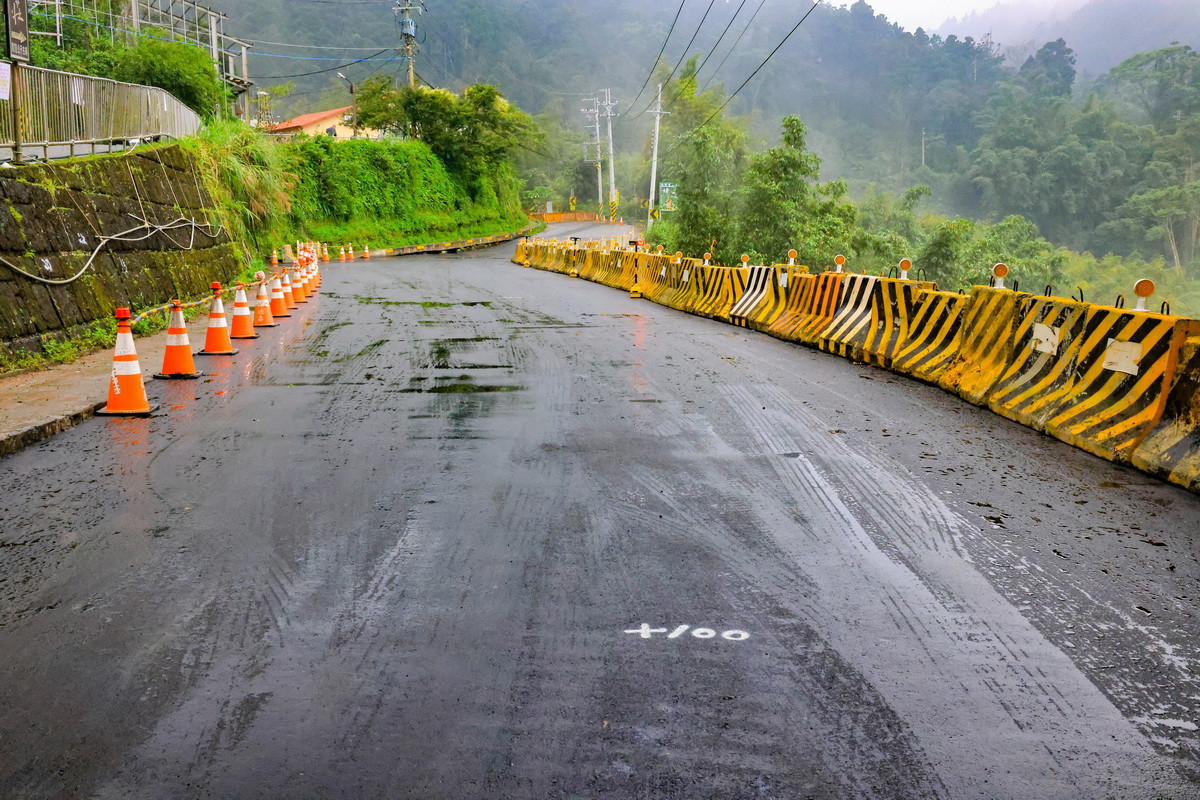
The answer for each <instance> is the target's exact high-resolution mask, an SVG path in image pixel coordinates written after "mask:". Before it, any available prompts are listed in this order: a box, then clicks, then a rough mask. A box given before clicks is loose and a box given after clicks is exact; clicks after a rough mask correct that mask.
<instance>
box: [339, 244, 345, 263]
mask: <svg viewBox="0 0 1200 800" xmlns="http://www.w3.org/2000/svg"><path fill="white" fill-rule="evenodd" d="M345 260H346V245H342V247H341V249H340V250H338V261H345Z"/></svg>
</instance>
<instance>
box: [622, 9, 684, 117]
mask: <svg viewBox="0 0 1200 800" xmlns="http://www.w3.org/2000/svg"><path fill="white" fill-rule="evenodd" d="M685 5H687V0H679V8H678V9H676V10H675V19H673V20H671V29H670V30H668V31H667V38H666V39H663V43H662V47H660V48H659V49H658V55H657V56H655V58H654V63H653V64H651V65H650V71H649V72H647V73H646V80H644V81H642V88H641V89H638V93H637V97H634V98H633V102H632V103H630V104H629V107H630V108H633V107H634V106H635V105H637V101H638V100H639V99H641V96H642V92H644V91H646V87H647V86H649V85H650V79H651V78H653V77H654V69H655V67H657V66H658V60H659V59H660V58H662V54H663V53H664V52H665V51H666V49H667V42H669V41H671V34H672V33H674V32H675V23H677V22H679V15H680V14H682V13H683V7H684V6H685Z"/></svg>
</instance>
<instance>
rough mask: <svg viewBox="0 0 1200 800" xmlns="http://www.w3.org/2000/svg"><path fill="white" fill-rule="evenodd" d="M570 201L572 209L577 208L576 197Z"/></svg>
mask: <svg viewBox="0 0 1200 800" xmlns="http://www.w3.org/2000/svg"><path fill="white" fill-rule="evenodd" d="M569 202H570V206H571V210H572V211H574V210H575V198H574V197H572V198H571V199H570V201H569Z"/></svg>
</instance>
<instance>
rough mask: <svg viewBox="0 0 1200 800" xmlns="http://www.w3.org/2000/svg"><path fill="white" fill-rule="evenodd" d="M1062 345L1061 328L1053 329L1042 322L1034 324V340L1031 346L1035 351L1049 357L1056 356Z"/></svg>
mask: <svg viewBox="0 0 1200 800" xmlns="http://www.w3.org/2000/svg"><path fill="white" fill-rule="evenodd" d="M1060 344H1062V329H1061V328H1052V327H1050V326H1049V325H1046V324H1045V323H1042V322H1035V323H1033V340H1032V342H1031V343H1030V346H1031V347H1033V349H1034V350H1036V351H1037V352H1039V353H1045V354H1046V355H1048V356H1056V355H1058V348H1059V345H1060Z"/></svg>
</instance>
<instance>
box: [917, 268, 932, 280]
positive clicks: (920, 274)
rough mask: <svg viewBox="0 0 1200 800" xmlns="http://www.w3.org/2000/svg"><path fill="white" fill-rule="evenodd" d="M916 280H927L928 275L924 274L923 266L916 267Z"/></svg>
mask: <svg viewBox="0 0 1200 800" xmlns="http://www.w3.org/2000/svg"><path fill="white" fill-rule="evenodd" d="M917 280H919V281H927V280H929V278H928V277H927V276H926V275H925V268H924V267H919V268H918V269H917Z"/></svg>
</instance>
